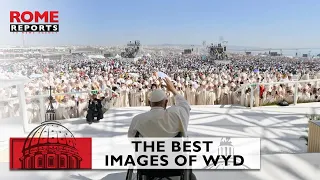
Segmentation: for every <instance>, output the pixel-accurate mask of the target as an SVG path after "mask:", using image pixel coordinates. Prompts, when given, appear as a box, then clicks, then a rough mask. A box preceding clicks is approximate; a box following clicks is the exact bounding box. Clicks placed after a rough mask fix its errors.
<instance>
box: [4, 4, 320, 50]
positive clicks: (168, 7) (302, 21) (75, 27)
mask: <svg viewBox="0 0 320 180" xmlns="http://www.w3.org/2000/svg"><path fill="white" fill-rule="evenodd" d="M1 3H2V4H1V5H0V45H22V44H23V43H22V35H21V34H12V33H10V32H9V24H10V23H9V12H10V10H18V11H24V10H30V11H35V10H38V11H44V10H58V11H59V22H60V25H59V26H60V27H59V28H60V29H59V30H60V32H59V33H58V34H52V35H49V34H30V35H25V45H28V46H38V45H43V46H57V45H123V44H125V43H127V42H128V41H130V40H140V42H141V44H145V45H155V44H202V42H203V41H204V40H205V41H206V42H207V43H214V42H218V41H219V37H221V36H222V37H223V39H224V40H226V41H228V44H229V45H235V46H246V47H261V48H270V47H276V48H320V30H319V28H320V24H319V18H320V1H319V0H161V1H159V0H135V1H132V0H112V1H111V0H1Z"/></svg>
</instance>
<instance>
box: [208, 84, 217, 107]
mask: <svg viewBox="0 0 320 180" xmlns="http://www.w3.org/2000/svg"><path fill="white" fill-rule="evenodd" d="M206 96H207V101H206V105H214V104H215V101H216V92H215V91H214V89H213V84H212V83H210V84H209V88H208V90H207V95H206Z"/></svg>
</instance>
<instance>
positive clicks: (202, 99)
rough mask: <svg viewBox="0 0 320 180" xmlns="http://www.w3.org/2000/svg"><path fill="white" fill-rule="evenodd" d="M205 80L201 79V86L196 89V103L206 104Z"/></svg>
mask: <svg viewBox="0 0 320 180" xmlns="http://www.w3.org/2000/svg"><path fill="white" fill-rule="evenodd" d="M205 86H206V82H205V81H202V83H201V86H200V87H199V88H198V89H197V95H196V101H197V103H196V105H206V98H207V97H206V95H207V91H206V87H205Z"/></svg>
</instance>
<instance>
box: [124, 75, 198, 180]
mask: <svg viewBox="0 0 320 180" xmlns="http://www.w3.org/2000/svg"><path fill="white" fill-rule="evenodd" d="M165 82H166V85H167V89H168V91H171V92H172V93H173V95H174V96H175V99H176V105H175V106H171V107H170V108H168V109H166V107H167V103H168V99H167V96H166V93H165V92H164V91H163V90H160V89H157V90H154V91H153V92H152V93H151V95H150V100H149V101H150V106H151V110H150V111H148V112H145V113H142V114H139V115H137V116H135V117H134V118H133V119H132V122H131V125H130V127H129V131H128V137H135V135H136V133H137V132H139V133H140V134H141V136H142V137H148V138H149V137H175V136H176V135H178V133H180V132H181V133H182V134H183V136H185V137H186V136H187V128H188V124H189V118H190V110H191V108H190V106H189V103H188V102H187V101H186V100H185V98H184V97H183V96H181V95H180V94H179V93H178V91H177V90H176V89H175V88H174V85H173V83H172V82H171V80H169V78H166V79H165ZM195 179H196V177H195V176H194V175H192V179H191V180H195Z"/></svg>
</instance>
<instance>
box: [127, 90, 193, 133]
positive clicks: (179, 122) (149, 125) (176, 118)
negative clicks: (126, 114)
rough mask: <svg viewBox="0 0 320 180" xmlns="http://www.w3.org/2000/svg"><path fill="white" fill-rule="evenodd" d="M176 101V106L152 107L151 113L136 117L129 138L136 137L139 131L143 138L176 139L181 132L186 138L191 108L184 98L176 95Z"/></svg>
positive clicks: (130, 128)
mask: <svg viewBox="0 0 320 180" xmlns="http://www.w3.org/2000/svg"><path fill="white" fill-rule="evenodd" d="M175 99H176V105H175V106H171V107H169V108H167V109H164V108H162V107H152V108H151V110H150V111H148V112H145V113H142V114H139V115H137V116H135V117H134V118H133V119H132V122H131V125H130V127H129V131H128V136H129V137H134V136H135V135H136V133H137V131H138V132H139V133H140V134H141V135H142V136H143V137H175V136H176V135H177V134H178V133H179V132H181V133H183V135H184V136H185V137H186V136H187V128H188V124H189V118H190V110H191V108H190V106H189V103H188V102H187V101H186V100H185V99H184V97H183V96H181V95H176V96H175Z"/></svg>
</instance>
